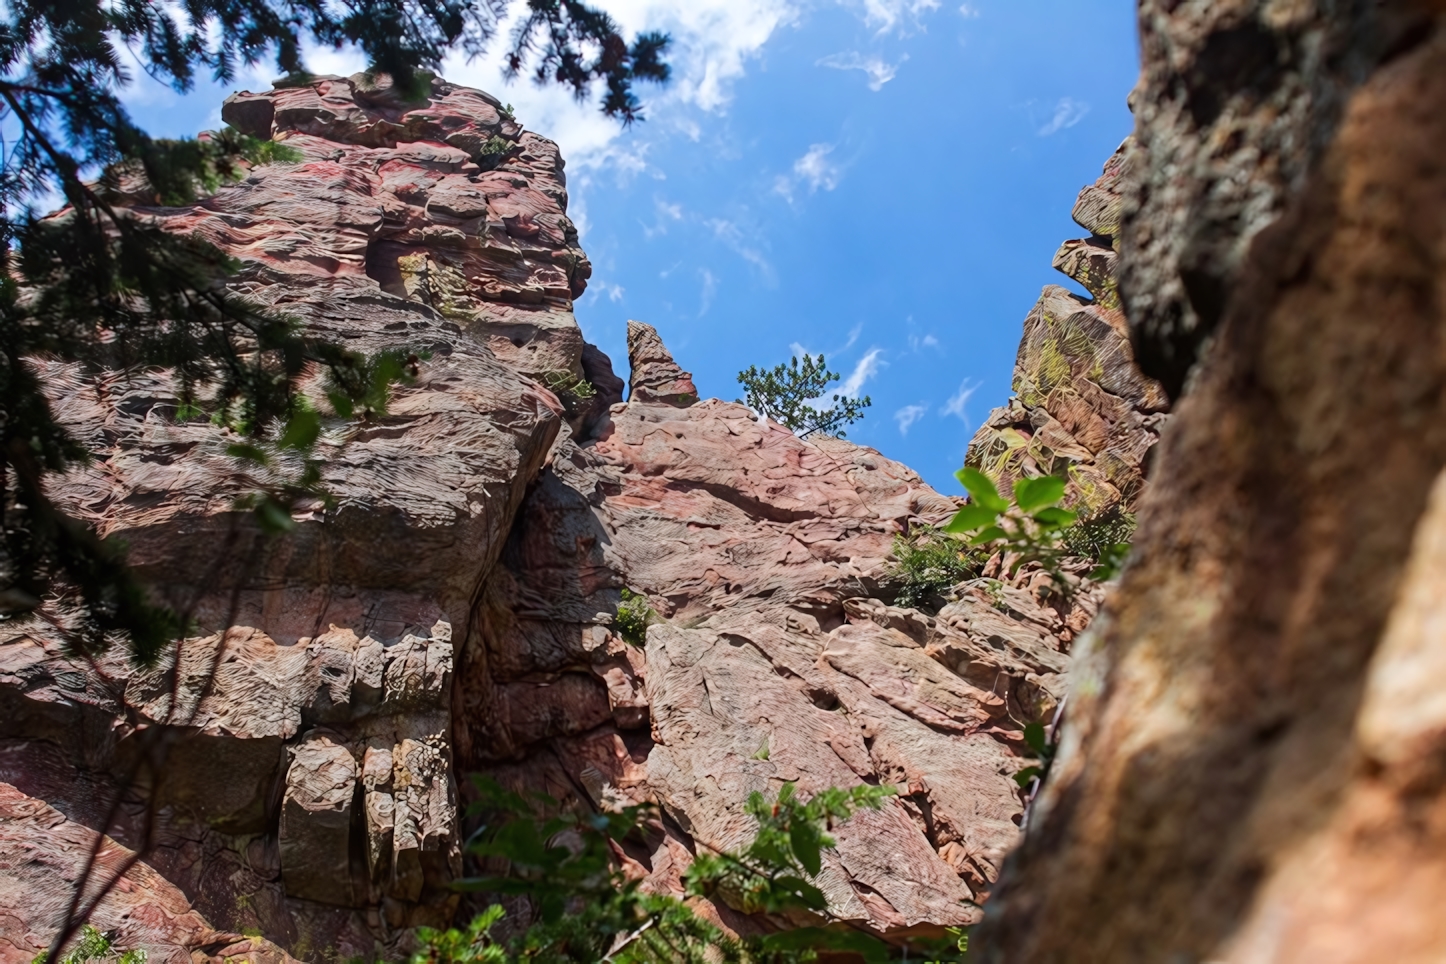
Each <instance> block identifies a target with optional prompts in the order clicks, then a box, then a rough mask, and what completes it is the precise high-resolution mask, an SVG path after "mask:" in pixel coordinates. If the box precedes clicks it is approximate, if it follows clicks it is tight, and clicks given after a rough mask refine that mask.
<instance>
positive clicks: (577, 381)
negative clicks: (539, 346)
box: [542, 371, 597, 416]
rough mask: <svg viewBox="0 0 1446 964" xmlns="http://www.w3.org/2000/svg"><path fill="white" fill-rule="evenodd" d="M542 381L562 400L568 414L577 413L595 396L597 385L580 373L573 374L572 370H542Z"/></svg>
mask: <svg viewBox="0 0 1446 964" xmlns="http://www.w3.org/2000/svg"><path fill="white" fill-rule="evenodd" d="M542 383H543V384H544V385H546V386H547V389H548V391H550V392H552V394H554V395H556V396H557V400H558V401H559V402H562V407H563V409H564V410H565V411H566V412H567V414H568V415H570V416H571V415H577V414H579V413H580V412H581V411H582V410H583V409H584V408H586V407H587V403H588V402H590V401H592V400H593V399H594V398H597V387H596V386H595V385H593V383H592V382H590V381H588V380H587V379H586V378H583V377H582V376H581V375H574V374H573V373H572V372H566V371H555V372H544V373H543V375H542Z"/></svg>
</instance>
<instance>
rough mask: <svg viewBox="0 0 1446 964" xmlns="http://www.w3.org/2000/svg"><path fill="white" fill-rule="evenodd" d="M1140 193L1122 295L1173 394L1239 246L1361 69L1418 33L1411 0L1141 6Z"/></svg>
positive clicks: (1295, 172)
mask: <svg viewBox="0 0 1446 964" xmlns="http://www.w3.org/2000/svg"><path fill="white" fill-rule="evenodd" d="M1139 8H1140V13H1139V23H1140V49H1141V59H1142V70H1141V76H1140V82H1139V84H1138V86H1137V87H1136V89H1135V92H1134V94H1133V95H1132V105H1133V107H1134V109H1135V114H1136V120H1137V124H1136V140H1137V151H1136V154H1135V157H1134V159H1133V164H1134V166H1135V167H1136V170H1137V173H1136V176H1137V178H1138V179H1139V189H1138V190H1135V191H1131V192H1130V193H1129V197H1128V201H1127V203H1126V204H1125V207H1124V212H1123V223H1122V232H1121V240H1122V244H1121V246H1120V250H1121V254H1122V267H1121V292H1122V294H1123V296H1124V302H1125V306H1126V309H1127V312H1128V314H1129V318H1130V325H1131V328H1132V334H1133V336H1134V342H1135V347H1136V350H1137V353H1138V355H1139V360H1140V367H1141V368H1142V369H1143V370H1144V371H1145V372H1146V373H1147V374H1149V375H1151V376H1153V377H1155V378H1158V379H1160V380H1161V381H1162V382H1163V383H1164V386H1165V388H1166V390H1167V391H1168V392H1169V393H1170V395H1171V396H1172V397H1178V395H1179V394H1180V392H1181V390H1182V389H1183V387H1184V383H1185V379H1186V377H1187V375H1188V373H1189V370H1190V367H1191V365H1192V364H1194V362H1195V360H1196V358H1197V357H1198V356H1199V353H1200V350H1201V348H1202V347H1203V345H1204V343H1205V341H1206V339H1208V337H1209V336H1210V335H1211V333H1212V332H1214V331H1215V329H1216V327H1217V326H1218V325H1219V323H1220V320H1221V318H1222V317H1223V315H1224V311H1225V308H1226V305H1227V303H1228V301H1229V295H1230V292H1231V291H1233V290H1234V289H1235V287H1236V284H1237V282H1238V280H1239V278H1240V270H1241V265H1242V263H1243V261H1244V259H1245V256H1246V253H1247V251H1248V250H1249V248H1250V243H1251V239H1252V238H1254V237H1255V235H1256V233H1257V232H1259V231H1260V230H1261V229H1262V228H1264V227H1265V226H1266V225H1268V224H1270V223H1272V222H1273V221H1274V220H1275V219H1276V218H1278V217H1279V216H1280V215H1281V213H1282V212H1283V211H1284V210H1285V208H1286V207H1287V205H1288V204H1289V202H1290V201H1291V199H1292V198H1294V197H1296V196H1298V195H1299V192H1300V191H1301V190H1302V189H1303V186H1304V184H1305V182H1306V180H1307V178H1308V177H1309V176H1310V174H1311V172H1312V171H1313V170H1314V168H1315V166H1316V165H1317V164H1318V162H1319V160H1320V157H1321V155H1322V152H1323V151H1325V150H1326V149H1327V148H1328V146H1329V144H1330V143H1331V140H1332V137H1333V134H1334V131H1335V129H1336V126H1337V124H1338V123H1339V122H1340V117H1341V111H1342V110H1343V109H1344V106H1345V104H1346V103H1347V102H1348V99H1349V98H1350V96H1351V93H1352V91H1354V90H1355V89H1356V87H1357V86H1359V85H1360V84H1361V83H1362V82H1363V81H1365V79H1366V78H1367V77H1369V76H1370V75H1371V72H1372V70H1373V69H1375V67H1376V66H1377V65H1378V64H1380V63H1382V62H1383V61H1385V60H1389V59H1390V58H1391V57H1393V56H1396V55H1397V54H1398V53H1399V52H1400V51H1401V50H1402V49H1408V48H1409V47H1410V46H1411V45H1413V44H1415V43H1417V42H1418V41H1419V39H1420V37H1421V36H1422V34H1423V33H1426V32H1429V30H1430V29H1431V25H1430V19H1429V16H1430V14H1429V12H1428V11H1431V10H1433V9H1439V5H1437V4H1434V3H1431V2H1429V0H1425V2H1419V0H1392V2H1382V3H1360V2H1357V0H1311V2H1302V3H1296V2H1280V0H1216V2H1186V3H1181V2H1180V0H1140V4H1139Z"/></svg>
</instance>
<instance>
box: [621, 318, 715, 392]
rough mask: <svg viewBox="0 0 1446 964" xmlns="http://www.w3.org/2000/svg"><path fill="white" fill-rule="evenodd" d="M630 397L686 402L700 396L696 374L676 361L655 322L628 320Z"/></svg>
mask: <svg viewBox="0 0 1446 964" xmlns="http://www.w3.org/2000/svg"><path fill="white" fill-rule="evenodd" d="M628 365H629V366H630V367H631V369H632V376H631V377H630V379H629V381H628V398H629V399H636V400H637V401H640V402H664V403H666V404H669V405H679V406H686V405H691V404H693V403H694V402H696V401H697V400H698V389H697V388H695V387H693V376H692V375H691V374H689V373H688V372H685V371H683V370H682V369H681V368H679V367H678V365H677V363H676V362H674V361H673V355H672V353H671V352H669V351H668V349H667V348H666V347H664V345H663V339H661V338H659V337H658V331H657V329H656V328H654V327H653V326H652V325H645V324H643V323H642V322H640V321H630V322H628Z"/></svg>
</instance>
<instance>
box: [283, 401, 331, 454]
mask: <svg viewBox="0 0 1446 964" xmlns="http://www.w3.org/2000/svg"><path fill="white" fill-rule="evenodd" d="M320 435H321V413H319V412H317V411H316V410H315V409H313V408H310V407H307V408H303V409H300V410H299V411H297V412H295V413H294V414H293V415H292V416H291V418H290V419H288V420H287V422H286V429H285V430H284V431H283V432H282V433H281V441H280V442H279V443H277V444H279V445H280V446H281V447H282V448H284V449H298V450H300V451H303V452H309V451H311V449H312V447H313V446H315V445H316V440H317V438H318V437H319V436H320Z"/></svg>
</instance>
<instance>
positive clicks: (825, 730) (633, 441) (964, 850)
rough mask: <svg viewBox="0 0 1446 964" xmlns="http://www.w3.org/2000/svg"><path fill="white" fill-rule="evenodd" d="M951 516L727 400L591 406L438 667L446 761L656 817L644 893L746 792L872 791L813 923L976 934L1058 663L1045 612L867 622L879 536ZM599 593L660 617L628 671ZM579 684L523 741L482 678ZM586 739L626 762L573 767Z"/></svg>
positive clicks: (863, 461)
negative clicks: (633, 804) (641, 807)
mask: <svg viewBox="0 0 1446 964" xmlns="http://www.w3.org/2000/svg"><path fill="white" fill-rule="evenodd" d="M956 508H957V502H956V501H955V500H953V499H948V498H944V497H942V496H940V495H939V494H938V493H936V492H934V491H933V490H931V489H930V488H928V486H926V485H924V484H923V482H922V481H921V480H920V479H919V478H918V476H916V475H915V474H914V473H912V472H910V471H909V470H908V469H906V468H904V467H903V466H901V465H899V464H898V463H895V462H892V461H890V460H888V459H885V458H883V457H882V456H880V455H879V454H878V453H877V452H874V451H872V450H870V449H866V448H862V447H860V446H857V445H853V444H851V443H848V442H843V441H839V440H836V439H830V438H825V437H819V438H815V439H810V440H807V441H805V440H800V439H799V438H797V437H796V436H794V435H793V434H792V433H790V432H788V431H787V430H786V429H783V428H781V427H780V426H777V425H774V424H772V423H767V422H760V421H758V420H757V419H756V418H755V417H754V416H753V415H752V414H751V413H750V412H749V411H748V410H747V409H746V408H745V407H743V406H741V405H736V404H729V403H724V402H719V401H717V400H708V401H703V402H698V403H696V404H692V405H688V406H686V407H681V408H680V407H676V406H674V405H671V404H660V403H644V402H641V401H631V402H629V403H628V404H626V405H622V406H614V408H613V409H612V412H611V414H610V417H609V419H608V420H607V421H606V422H604V423H603V424H602V425H601V426H600V427H599V429H598V430H597V437H596V438H595V439H587V438H583V439H582V440H581V441H574V440H569V441H566V442H563V443H562V444H560V445H559V446H558V448H557V450H556V453H555V454H554V457H553V460H552V463H551V465H550V467H549V468H548V469H546V470H545V471H544V472H543V473H542V476H541V478H540V480H539V482H538V484H537V485H536V486H534V488H533V490H532V492H531V494H530V495H529V497H528V502H527V504H526V506H525V507H524V509H523V511H522V513H521V514H520V515H519V520H518V525H517V527H516V528H515V529H514V531H513V534H512V537H511V539H510V541H509V544H508V547H507V549H506V550H505V551H504V553H503V558H502V567H501V571H499V573H498V574H497V576H496V577H495V578H494V579H493V580H492V581H491V582H490V583H489V587H488V594H487V596H486V597H484V605H483V610H482V613H481V615H480V616H479V620H478V623H477V626H478V628H479V630H480V638H476V637H474V638H473V639H471V640H469V643H468V647H467V648H466V649H464V650H463V651H462V652H461V654H460V656H459V661H460V665H459V675H460V679H461V681H462V686H461V688H460V692H461V693H462V694H464V695H463V697H462V698H463V700H464V701H465V707H464V708H463V709H462V710H461V711H460V712H459V713H458V721H459V724H458V737H457V740H458V751H459V759H460V760H461V761H462V763H463V767H464V768H469V767H476V768H480V769H483V770H485V771H487V772H490V773H492V774H493V775H495V776H497V777H498V779H501V780H503V781H504V782H506V783H509V784H510V785H512V786H516V787H518V788H531V789H538V790H543V791H545V792H548V793H551V794H553V795H555V796H557V795H559V794H560V795H561V796H562V797H563V798H564V799H567V800H577V801H579V802H585V801H586V799H589V798H595V799H597V800H600V799H603V798H604V797H606V796H607V794H609V793H619V794H621V795H622V797H623V799H624V800H628V799H631V800H649V801H653V802H656V803H658V804H659V805H660V806H661V807H662V809H663V811H664V812H665V813H666V815H667V817H668V819H667V820H665V821H664V822H663V824H662V826H661V827H660V832H662V833H663V834H664V836H665V837H667V838H668V839H672V840H673V841H674V842H673V843H671V844H666V843H665V844H660V845H659V847H658V849H657V853H656V854H655V855H654V858H653V866H652V870H651V871H650V872H649V873H648V878H647V879H648V881H649V885H650V886H656V887H659V888H661V889H664V890H667V889H669V888H676V887H677V874H678V873H679V872H680V871H679V869H678V865H677V862H678V858H677V855H678V854H686V853H687V852H688V851H689V850H690V849H693V848H696V847H698V846H704V847H714V848H722V847H731V846H737V845H739V844H741V843H743V842H745V841H746V840H747V838H748V836H749V835H750V834H751V832H752V830H753V825H752V822H751V820H750V819H749V818H748V817H747V815H746V814H745V813H744V812H743V804H744V802H745V801H746V799H747V796H748V794H749V793H750V792H751V791H753V790H758V791H761V792H766V793H774V792H777V790H778V788H779V787H780V786H781V785H782V783H783V782H785V781H789V780H792V781H797V782H798V784H799V787H800V789H801V790H802V791H803V792H805V793H807V792H815V791H817V790H820V789H823V788H825V787H827V786H831V785H838V786H852V785H857V784H859V783H863V782H882V783H887V784H890V785H893V786H896V787H898V788H899V789H900V793H901V796H900V797H899V798H897V799H895V800H894V801H892V802H890V803H889V804H888V805H887V806H886V808H885V810H884V811H883V812H882V813H878V814H866V815H863V816H861V817H859V818H857V819H856V820H855V821H851V822H849V823H846V824H843V825H841V826H839V827H838V828H837V834H836V835H837V836H838V839H839V846H838V849H837V853H836V854H834V855H831V856H830V857H829V858H828V861H827V867H826V870H825V874H824V877H823V880H822V886H823V887H824V889H825V891H826V893H828V895H829V897H830V900H831V901H832V905H833V911H834V913H836V914H838V915H839V916H841V917H844V918H846V919H849V920H853V921H855V922H856V923H857V924H858V925H859V926H864V927H868V928H871V929H874V930H877V931H881V932H884V933H888V934H892V935H896V936H900V935H905V934H909V933H915V932H918V931H919V930H920V929H923V930H928V929H929V928H931V927H932V928H934V929H935V930H936V931H937V929H938V928H939V927H942V926H943V925H945V924H959V923H967V922H969V921H972V920H974V919H975V918H976V916H977V913H976V911H975V910H974V909H973V908H972V907H971V906H970V905H968V904H966V903H963V902H964V901H974V900H981V899H982V898H983V897H984V896H985V895H986V894H987V893H988V890H989V888H990V886H991V885H992V881H993V880H994V877H995V876H996V875H997V873H998V868H999V865H1000V862H1001V860H1002V858H1003V854H1004V853H1005V851H1007V849H1008V848H1009V847H1010V846H1011V844H1012V843H1013V841H1014V839H1015V836H1016V835H1017V833H1018V829H1017V825H1016V821H1017V819H1018V818H1019V815H1020V812H1021V810H1022V804H1021V800H1020V797H1019V794H1018V789H1017V787H1016V786H1015V784H1014V782H1013V780H1012V778H1011V775H1012V774H1013V773H1014V772H1015V771H1017V770H1018V769H1020V768H1021V767H1022V766H1023V765H1024V761H1023V760H1022V759H1021V758H1020V757H1019V755H1018V754H1019V751H1020V748H1021V747H1022V745H1023V741H1022V737H1021V735H1020V725H1021V724H1020V723H1019V722H1018V721H1019V720H1023V719H1035V718H1040V717H1042V716H1047V714H1048V713H1049V712H1050V711H1052V709H1053V708H1054V706H1055V705H1056V703H1057V700H1058V698H1059V695H1060V694H1061V693H1062V692H1063V689H1064V686H1063V676H1062V673H1063V670H1064V669H1065V667H1066V666H1067V663H1068V660H1067V657H1066V656H1065V655H1064V654H1063V653H1062V652H1061V649H1062V647H1063V646H1064V643H1063V642H1062V638H1064V633H1065V625H1064V623H1063V622H1062V621H1061V619H1060V618H1059V617H1058V615H1057V614H1053V615H1046V614H1045V613H1044V611H1042V610H1040V611H1035V610H1032V609H1031V610H1029V611H1028V613H1027V618H1030V619H1036V620H1038V621H1036V622H1021V621H1019V620H1016V619H1015V618H1014V617H1013V616H1011V615H1010V613H1007V612H999V611H997V610H995V609H994V608H993V606H992V604H991V602H990V601H989V600H988V597H987V594H985V593H983V592H982V591H981V592H980V593H979V594H978V595H977V596H976V595H969V596H966V597H964V598H961V600H960V601H959V602H958V603H956V604H954V605H953V607H952V608H951V610H950V612H949V613H948V618H947V619H946V618H943V617H944V614H941V616H940V618H934V617H932V616H929V615H928V614H925V613H920V612H917V611H914V610H904V609H899V608H897V607H892V606H889V605H888V604H887V601H886V600H887V599H888V598H890V589H889V588H888V587H889V585H890V582H889V580H890V577H889V575H888V572H887V569H888V556H889V552H890V551H891V549H892V546H893V540H894V537H895V535H896V534H897V533H899V532H901V531H903V530H904V528H905V526H907V525H911V524H916V523H918V522H920V521H932V522H937V521H940V520H942V519H944V518H946V517H947V516H948V515H949V514H950V513H952V512H953V511H954V510H955V509H956ZM623 586H627V587H629V588H631V589H632V590H633V591H635V592H638V593H641V594H643V595H644V596H645V597H646V598H647V600H648V601H649V603H650V604H651V605H652V607H653V608H654V609H655V610H656V611H657V613H658V622H657V623H656V625H654V626H653V628H651V629H650V630H649V632H648V644H647V647H646V651H645V660H643V661H642V662H641V663H640V662H639V661H638V660H637V659H636V655H637V651H636V650H627V649H625V648H624V647H622V645H621V644H620V643H619V642H618V641H617V639H616V637H615V636H613V635H612V633H611V632H610V631H609V628H608V627H609V624H610V622H611V618H612V613H613V612H614V611H615V609H616V606H617V604H618V593H619V590H620V589H621V588H622V587H623ZM1007 591H1008V592H1015V590H1007ZM1020 595H1021V596H1026V595H1027V594H1025V593H1023V592H1020ZM880 597H883V598H880ZM1019 605H1021V606H1023V605H1024V603H1023V602H1022V601H1020V602H1019ZM1011 612H1012V610H1011ZM1051 613H1052V611H1051ZM991 617H992V619H993V620H994V622H991ZM1025 618H1026V615H1021V617H1020V619H1025ZM620 651H621V652H624V653H626V654H627V655H628V657H629V659H628V664H627V665H628V669H630V670H633V672H634V673H636V675H637V676H639V677H641V682H642V684H643V689H644V692H645V694H646V702H647V714H648V715H647V721H648V725H649V734H648V738H647V739H642V737H641V734H636V735H635V734H634V733H632V732H630V731H629V730H628V729H627V728H628V727H630V726H631V725H632V724H633V719H632V718H631V717H629V718H621V719H620V718H618V717H617V715H616V714H617V709H618V703H617V701H616V699H617V697H616V694H617V693H618V691H619V690H620V689H621V688H622V687H624V686H627V687H631V686H634V685H636V684H634V683H632V682H631V681H630V680H629V679H627V677H626V674H625V671H624V669H623V667H622V665H621V664H620V663H619V661H618V659H617V655H616V654H617V653H619V652H620ZM578 666H590V667H592V668H593V672H594V674H595V675H596V676H598V677H600V680H599V681H598V682H596V683H595V684H594V685H595V687H596V694H597V695H596V696H595V697H592V699H595V700H597V701H598V705H599V713H598V719H597V720H593V721H586V720H578V721H577V722H576V724H575V729H574V731H573V733H571V734H558V735H557V736H554V737H552V738H551V739H549V740H546V741H544V742H542V743H539V744H532V745H527V744H526V743H525V742H524V741H525V739H526V734H527V733H528V732H536V724H535V723H533V722H531V721H526V720H519V719H517V718H516V716H515V713H516V707H517V705H518V704H517V703H516V702H515V701H511V700H507V701H505V703H504V702H503V701H502V700H501V698H500V697H499V696H498V695H497V694H496V690H497V688H498V683H499V682H504V681H508V680H518V681H521V680H537V679H555V678H559V677H560V676H561V675H562V674H565V673H566V672H568V671H569V670H570V669H572V668H573V667H578ZM511 685H514V684H510V683H505V682H504V686H511ZM605 697H606V698H607V700H608V704H607V705H609V706H611V708H612V709H613V711H614V718H613V719H612V720H602V719H601V708H602V706H603V705H604V704H603V703H602V700H603V699H604V698H605ZM504 705H505V707H506V713H507V714H508V719H509V720H510V722H509V723H508V725H507V726H506V727H503V728H501V730H500V731H499V730H498V729H497V728H496V724H495V721H497V720H498V718H499V715H498V714H499V712H500V711H501V708H502V707H503V706H504ZM535 712H536V713H538V714H546V713H547V712H548V711H547V709H546V707H545V706H544V705H541V704H539V705H537V706H536V708H535ZM481 721H493V722H489V723H488V724H487V725H486V726H484V725H482V722H481ZM585 727H590V728H585ZM605 734H610V735H607V736H605ZM607 740H611V741H616V742H615V743H614V744H611V745H617V746H620V747H623V746H625V747H627V748H628V752H627V753H622V752H617V753H597V752H594V750H593V749H592V748H596V747H600V746H604V745H610V744H608V743H606V741H607ZM542 746H547V747H548V748H549V749H548V750H547V751H543V750H542V749H541V747H542ZM509 758H510V759H513V760H519V761H530V760H539V759H549V760H551V761H552V762H551V763H549V765H548V767H547V768H546V769H543V770H530V769H528V764H527V763H515V764H514V763H510V762H507V760H508V759H509ZM554 768H555V769H554ZM569 772H570V773H572V774H573V776H572V777H571V779H572V780H573V781H579V782H581V783H583V784H584V785H585V786H588V787H590V789H588V791H587V793H586V794H584V795H583V796H581V797H579V795H578V794H579V791H578V790H577V789H575V786H576V783H574V784H573V786H569V785H568V784H567V782H566V780H564V779H563V777H562V775H563V774H566V773H569ZM584 772H587V773H592V774H594V776H593V777H592V778H591V779H592V783H595V784H597V787H598V789H596V790H594V789H591V786H592V784H591V783H588V781H586V780H583V779H582V778H581V777H580V776H577V775H578V774H582V773H584ZM946 855H947V856H946ZM717 912H718V913H719V914H720V915H721V916H720V917H719V918H718V919H719V920H721V921H724V922H725V923H726V924H727V926H729V927H733V928H735V929H739V928H742V929H743V930H745V931H746V930H747V929H748V928H749V927H758V926H765V927H766V926H770V925H766V924H764V925H760V924H758V923H756V922H755V923H749V922H747V921H740V920H737V919H735V918H734V917H729V916H728V915H730V914H733V912H732V911H730V910H728V908H726V907H721V908H717ZM735 917H736V915H735Z"/></svg>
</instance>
